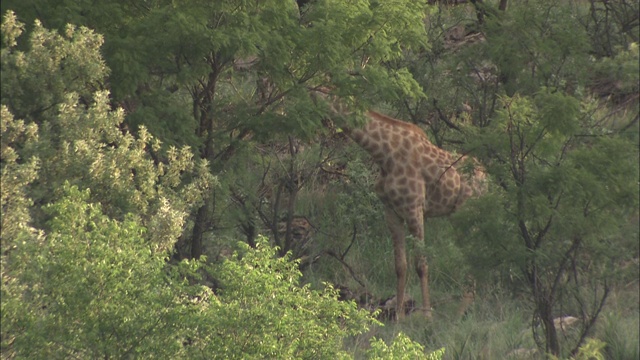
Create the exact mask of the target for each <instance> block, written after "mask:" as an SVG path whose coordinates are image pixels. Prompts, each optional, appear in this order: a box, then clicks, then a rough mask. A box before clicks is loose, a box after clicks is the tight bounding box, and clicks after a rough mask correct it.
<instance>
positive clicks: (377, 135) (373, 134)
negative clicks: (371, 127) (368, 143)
mask: <svg viewBox="0 0 640 360" xmlns="http://www.w3.org/2000/svg"><path fill="white" fill-rule="evenodd" d="M371 138H372V139H373V140H375V141H380V140H381V139H382V136H381V135H380V132H379V131H373V132H371Z"/></svg>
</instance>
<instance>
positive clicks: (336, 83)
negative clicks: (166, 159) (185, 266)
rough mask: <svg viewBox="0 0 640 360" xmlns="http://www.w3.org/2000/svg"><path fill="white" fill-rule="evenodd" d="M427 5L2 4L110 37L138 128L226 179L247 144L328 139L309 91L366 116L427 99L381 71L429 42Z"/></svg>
mask: <svg viewBox="0 0 640 360" xmlns="http://www.w3.org/2000/svg"><path fill="white" fill-rule="evenodd" d="M25 4H27V5H25ZM424 6H425V5H424V2H416V1H406V0H403V1H400V0H399V1H385V2H369V1H364V0H362V1H356V2H349V3H345V2H341V1H333V0H326V1H314V2H310V3H309V4H306V5H305V6H303V9H299V8H298V7H297V6H296V4H295V3H294V2H292V1H285V2H283V1H259V2H253V1H251V2H244V1H235V0H229V1H216V2H210V1H204V2H193V1H190V2H175V1H171V2H169V1H158V2H153V3H149V2H147V1H138V2H126V3H121V2H117V1H113V2H105V3H101V4H100V5H99V6H97V7H96V6H94V4H84V3H80V4H79V5H77V6H74V7H69V6H66V5H65V3H64V2H61V3H58V2H53V3H48V4H39V3H38V4H31V5H29V4H28V3H20V2H15V3H14V2H10V1H9V2H7V3H3V8H18V9H23V8H26V9H25V10H28V11H25V14H30V15H29V16H32V17H35V16H36V14H33V9H36V10H35V11H36V13H37V15H38V16H40V17H42V18H43V21H44V23H45V24H50V25H49V26H54V27H58V28H61V27H63V26H64V24H63V23H61V19H62V18H64V16H63V14H66V16H67V18H70V19H73V20H74V21H75V23H77V24H80V25H85V26H91V27H94V28H96V29H97V30H98V31H100V32H102V33H104V34H105V39H106V42H105V46H104V52H105V61H106V63H107V64H108V66H109V67H110V68H111V71H112V72H111V75H110V79H109V82H110V85H111V88H112V89H113V94H114V95H113V97H114V99H113V100H114V103H115V104H118V105H121V106H123V107H124V108H125V109H126V110H127V119H126V121H127V123H128V124H129V125H130V127H131V128H132V130H135V128H137V126H138V125H140V124H143V125H146V126H147V127H148V128H149V130H150V131H151V132H152V133H153V134H155V135H156V136H161V137H160V139H161V140H163V141H164V142H167V143H169V144H176V143H179V144H190V145H192V146H193V147H197V149H198V151H197V153H198V156H199V157H200V158H202V159H206V160H207V161H208V162H209V165H210V166H211V169H212V172H213V173H215V174H219V173H223V172H224V170H225V169H226V168H227V167H229V166H232V165H233V164H230V159H232V158H233V156H234V154H236V153H237V152H238V151H239V148H241V147H245V146H251V145H252V144H255V142H256V141H257V142H261V141H264V140H269V141H271V140H273V139H275V138H284V137H285V136H284V135H286V136H292V137H302V138H309V137H310V136H312V135H314V134H316V133H317V132H318V131H321V129H322V128H323V124H322V122H321V120H322V116H320V115H319V113H320V111H319V110H318V109H316V108H315V106H314V104H313V102H312V101H311V100H310V99H309V95H308V94H307V91H306V89H307V88H313V87H316V86H320V85H323V86H329V87H332V88H334V89H336V91H338V92H340V94H338V95H341V96H343V97H345V98H349V97H351V96H357V97H358V98H359V99H361V100H364V101H358V102H356V101H354V99H353V98H352V101H351V104H352V105H353V104H355V103H358V105H359V107H361V108H363V107H365V106H366V104H367V102H368V101H367V100H370V99H372V98H376V99H393V98H399V97H401V96H402V97H404V96H412V97H415V96H420V95H421V92H420V90H419V88H418V87H417V86H416V83H415V81H414V80H413V78H412V76H411V75H410V74H409V73H408V71H406V69H403V68H395V69H388V68H386V67H385V66H383V65H382V64H383V63H385V62H389V61H392V60H394V59H398V58H401V57H402V56H403V54H404V52H406V51H410V50H411V49H413V48H420V47H422V46H424V45H425V41H424V29H423V26H422V13H423V10H424ZM23 16H27V15H23ZM107 19H112V20H113V21H107ZM151 34H153V36H151ZM190 134H191V135H190ZM193 134H195V136H193ZM223 184H224V182H223ZM221 191H226V190H224V189H221ZM216 199H219V197H216V196H215V195H212V196H210V197H208V198H207V199H206V201H205V202H204V204H203V205H201V206H199V208H198V209H197V210H196V211H194V214H193V217H194V220H193V221H194V227H193V231H192V233H191V235H190V236H188V237H186V238H185V242H186V243H187V244H188V245H189V246H188V247H190V250H189V252H190V256H191V257H196V258H197V257H199V256H200V255H201V254H202V253H203V239H204V238H205V237H206V234H208V233H210V232H211V230H212V229H213V228H214V227H216V226H218V227H219V226H223V225H224V226H226V224H216V223H215V219H218V218H220V217H221V216H222V214H219V213H216V212H217V211H219V209H221V208H224V206H223V204H219V203H217V201H218V200H216Z"/></svg>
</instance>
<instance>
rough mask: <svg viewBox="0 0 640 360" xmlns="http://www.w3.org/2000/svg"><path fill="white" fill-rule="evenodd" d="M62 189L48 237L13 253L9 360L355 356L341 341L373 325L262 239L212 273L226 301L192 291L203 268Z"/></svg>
mask: <svg viewBox="0 0 640 360" xmlns="http://www.w3.org/2000/svg"><path fill="white" fill-rule="evenodd" d="M64 192H65V194H66V195H65V196H64V197H63V198H62V199H61V200H60V201H58V202H56V203H55V204H52V205H51V206H48V207H47V211H48V212H50V213H51V220H50V224H49V228H50V230H49V232H48V233H47V234H46V235H44V234H43V235H41V236H39V237H31V238H27V239H25V238H24V237H22V239H24V240H27V241H23V242H22V243H21V244H16V246H15V247H14V248H13V249H12V250H11V256H12V257H14V258H19V259H22V260H23V261H22V262H20V263H19V264H18V263H17V262H16V263H14V264H13V266H11V268H10V269H6V268H5V269H3V270H9V271H3V282H4V283H5V285H3V287H2V308H3V312H2V323H3V327H2V340H3V343H2V349H3V350H2V351H3V357H7V358H12V357H28V358H63V357H70V356H73V357H83V358H84V357H90V358H103V357H123V356H135V357H140V358H158V357H161V358H173V357H188V358H202V357H203V356H204V355H203V354H208V355H206V357H208V358H209V357H211V356H213V357H214V358H223V359H229V358H244V359H246V358H263V357H264V356H266V355H268V354H270V355H272V356H277V357H279V358H300V357H326V356H336V357H339V358H347V357H348V356H347V355H348V354H347V353H346V352H345V351H344V350H343V346H342V341H343V339H344V338H345V337H346V336H348V335H355V334H359V333H361V332H362V331H365V330H366V329H367V327H368V326H370V325H371V324H372V323H373V322H374V321H373V319H372V318H371V316H370V315H369V313H368V312H366V311H364V310H357V309H356V307H355V304H354V303H348V302H341V301H338V300H337V293H336V291H334V290H333V289H331V288H330V287H328V288H326V290H324V291H315V290H311V289H310V288H309V287H308V286H300V284H299V279H300V273H299V271H298V270H296V266H297V265H296V263H294V262H291V261H289V259H288V258H287V257H282V258H277V257H275V256H274V255H275V251H276V250H275V249H274V248H271V247H269V246H268V245H267V243H266V241H265V240H264V239H262V240H260V241H259V242H258V247H257V248H256V249H250V248H248V247H246V246H245V249H244V252H243V254H242V257H240V256H239V255H236V256H234V258H232V259H229V260H227V261H225V262H224V263H222V264H220V265H218V266H216V267H214V268H209V270H208V271H211V272H212V273H215V274H216V275H217V276H218V279H219V281H220V287H221V288H220V289H219V292H218V293H217V294H214V293H213V292H212V291H211V289H209V288H207V287H204V286H201V285H189V282H187V281H185V278H184V276H185V275H188V276H189V277H193V276H197V273H196V272H195V271H196V270H197V269H198V268H200V267H201V266H202V264H201V263H200V264H199V263H196V262H191V263H189V262H186V261H184V262H182V263H181V264H180V266H178V267H174V268H169V269H168V268H167V264H166V262H165V259H164V257H162V256H159V255H158V254H157V253H155V252H154V251H153V249H152V248H151V247H150V246H149V244H148V243H147V242H146V241H145V239H144V238H143V236H142V234H143V233H144V231H145V229H144V228H143V227H141V226H140V225H139V224H137V223H136V222H135V220H134V219H132V218H129V219H126V220H125V221H122V222H120V221H117V220H113V219H110V218H109V217H108V216H106V215H104V214H103V213H102V211H101V209H100V206H99V205H98V204H92V203H89V202H88V201H89V199H90V196H89V190H86V191H80V190H78V188H77V187H72V186H69V185H66V186H65V189H64ZM167 270H169V271H167Z"/></svg>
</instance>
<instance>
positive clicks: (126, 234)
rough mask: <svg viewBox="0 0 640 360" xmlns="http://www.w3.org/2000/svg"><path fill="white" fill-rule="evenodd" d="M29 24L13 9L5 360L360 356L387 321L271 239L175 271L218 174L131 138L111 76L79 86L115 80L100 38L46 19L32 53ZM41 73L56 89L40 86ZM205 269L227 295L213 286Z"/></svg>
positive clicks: (182, 152)
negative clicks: (350, 344) (311, 281)
mask: <svg viewBox="0 0 640 360" xmlns="http://www.w3.org/2000/svg"><path fill="white" fill-rule="evenodd" d="M22 29H23V25H22V24H20V23H19V22H17V21H16V17H15V15H13V14H12V13H10V12H9V13H7V14H6V15H5V18H4V20H3V25H2V30H3V35H5V36H4V39H3V40H4V44H5V47H4V48H3V49H2V78H3V86H7V89H8V90H7V92H6V93H5V92H4V88H3V94H2V107H1V115H2V127H1V130H2V134H1V137H0V139H1V150H2V153H1V156H2V158H1V160H2V161H1V162H0V165H1V175H2V186H1V187H0V188H1V190H2V193H1V195H2V198H1V199H2V213H1V217H0V223H1V225H2V238H1V239H2V243H1V246H2V252H1V254H0V256H1V257H2V258H1V260H2V261H1V264H2V268H1V271H0V275H1V277H2V284H3V286H2V288H1V290H0V291H1V295H2V296H0V301H1V302H2V303H1V305H2V314H1V316H2V319H1V320H2V321H1V323H2V328H1V330H0V352H1V353H2V357H3V358H36V359H39V358H43V359H44V358H68V357H79V358H112V357H118V358H121V357H136V358H204V357H206V358H211V357H214V358H232V357H238V358H263V357H264V356H265V354H271V355H272V356H277V357H282V358H299V357H327V356H336V357H340V358H350V356H349V353H348V352H346V350H344V345H343V341H344V340H345V339H346V338H347V337H348V336H353V335H358V334H361V333H362V332H363V331H366V330H367V328H368V327H369V326H371V325H372V324H374V323H376V322H375V320H374V319H373V318H372V316H371V314H369V313H368V312H366V311H364V310H358V309H357V308H356V305H355V304H354V303H349V302H342V301H338V299H337V293H336V291H335V290H333V289H331V288H330V287H327V288H326V289H325V290H321V291H317V290H312V289H311V288H310V287H309V286H301V285H300V277H301V274H300V272H299V271H298V270H297V264H296V263H295V262H291V261H290V260H289V258H288V257H287V256H285V257H281V258H279V257H276V256H275V253H276V249H274V248H271V247H269V246H268V245H267V241H266V240H265V239H259V240H258V241H257V242H256V249H250V248H248V247H247V246H245V247H244V248H243V251H242V252H241V255H236V256H234V257H232V258H231V259H229V260H226V261H225V262H223V263H222V264H219V265H207V264H205V261H204V259H203V261H195V260H194V261H182V262H179V263H172V262H168V261H167V260H168V258H169V255H170V250H171V249H172V245H173V244H174V243H175V241H176V240H177V238H178V237H179V236H180V234H181V233H182V232H183V231H184V230H185V228H187V224H186V223H185V218H186V214H187V212H188V211H189V207H190V206H193V205H194V204H197V203H198V201H200V200H199V199H201V197H202V192H203V191H205V190H206V189H207V188H208V187H209V186H210V185H211V184H212V183H213V178H212V177H211V176H210V175H208V172H207V168H206V164H196V163H195V162H194V161H193V160H192V159H191V154H190V151H189V149H188V148H183V149H172V148H170V149H169V150H168V151H167V152H166V153H164V152H160V151H159V150H158V147H159V145H158V144H157V141H155V142H154V139H153V137H152V136H151V135H150V134H148V133H147V132H146V131H145V130H141V131H139V132H138V135H137V136H133V135H131V134H130V133H129V132H127V131H126V130H123V129H122V128H121V124H122V121H123V113H122V111H121V110H111V109H110V106H109V104H108V100H107V99H108V94H107V93H106V92H104V91H98V92H95V93H93V94H92V93H91V91H90V90H91V89H92V86H91V84H92V83H93V82H94V81H97V82H101V81H102V80H103V79H102V78H101V77H100V76H97V77H95V78H94V77H89V78H86V79H85V80H87V82H83V78H82V76H80V77H79V78H77V77H75V76H71V74H74V73H75V74H84V72H83V71H85V70H86V69H89V68H92V67H93V68H95V69H101V70H102V71H103V72H102V73H101V74H105V73H106V72H107V68H106V67H104V66H103V64H102V62H101V58H100V56H99V53H98V51H99V48H98V45H99V43H100V41H101V39H100V37H99V36H97V35H95V34H94V33H93V32H91V31H89V30H87V29H86V28H80V29H75V28H73V27H68V30H67V32H66V33H65V35H64V36H61V35H58V34H57V33H56V32H52V31H48V30H45V29H44V28H43V27H42V26H41V25H40V24H38V23H36V24H35V26H34V30H33V32H32V35H31V39H30V42H29V44H27V45H24V44H23V45H22V46H24V48H25V50H24V51H22V50H19V46H18V41H17V39H18V36H19V35H20V33H21V30H22ZM85 61H87V62H85ZM92 62H95V63H92ZM43 73H47V74H48V75H47V76H46V77H43V78H42V82H41V87H42V88H44V89H48V90H49V91H46V90H42V89H40V88H38V87H36V86H30V85H29V84H36V81H35V80H34V79H31V78H30V76H32V75H33V74H36V75H37V74H43ZM56 74H57V75H58V76H56ZM34 76H35V75H34ZM5 79H6V81H4V80H5ZM23 83H24V84H25V85H24V87H22V86H21V85H22V84H23ZM30 97H32V101H27V100H26V99H29V98H30ZM91 97H93V103H91V104H89V103H87V101H89V100H90V99H91ZM33 104H37V105H38V106H33ZM14 113H17V114H20V116H22V117H24V119H23V120H18V119H16V118H15V117H14ZM203 272H209V273H210V274H214V275H215V277H216V280H217V282H218V287H216V288H215V290H216V292H214V291H213V289H212V288H211V287H208V286H203V285H200V284H199V283H200V282H201V281H200V280H201V279H200V276H201V274H202V273H203ZM401 341H402V344H404V345H406V346H411V347H414V348H415V347H416V346H417V345H416V344H413V343H411V342H410V341H408V340H407V339H402V340H401ZM404 345H403V346H404Z"/></svg>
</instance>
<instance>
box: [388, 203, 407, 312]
mask: <svg viewBox="0 0 640 360" xmlns="http://www.w3.org/2000/svg"><path fill="white" fill-rule="evenodd" d="M385 219H386V221H387V226H388V227H389V231H391V238H392V239H393V253H394V255H395V266H396V277H397V280H398V283H397V285H396V286H397V287H396V319H398V320H400V319H402V318H403V317H404V290H405V286H406V284H407V251H406V249H405V239H404V221H403V220H402V218H401V217H400V216H398V214H396V212H395V211H394V210H393V209H390V208H387V209H385Z"/></svg>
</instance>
